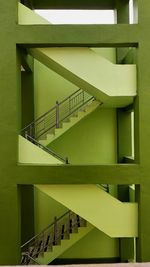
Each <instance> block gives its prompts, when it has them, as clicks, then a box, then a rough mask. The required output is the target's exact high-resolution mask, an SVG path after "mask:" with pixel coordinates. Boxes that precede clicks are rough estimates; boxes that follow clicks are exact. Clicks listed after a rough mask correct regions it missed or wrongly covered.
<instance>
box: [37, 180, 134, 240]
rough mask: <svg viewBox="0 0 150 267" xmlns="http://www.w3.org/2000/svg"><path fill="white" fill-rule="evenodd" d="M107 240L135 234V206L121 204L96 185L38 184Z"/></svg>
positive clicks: (43, 190) (132, 204) (42, 189)
mask: <svg viewBox="0 0 150 267" xmlns="http://www.w3.org/2000/svg"><path fill="white" fill-rule="evenodd" d="M36 187H37V188H38V189H39V190H41V191H42V192H44V193H45V194H47V195H49V196H50V197H52V198H53V199H55V200H56V201H58V202H59V203H61V204H62V205H64V206H66V207H67V208H69V209H71V210H72V211H73V212H75V213H77V214H79V215H80V216H81V217H83V218H84V219H85V220H87V221H88V222H89V223H91V224H92V225H94V226H95V227H96V228H98V229H99V230H101V231H102V232H104V233H105V234H107V235H108V236H110V237H136V236H137V235H138V207H137V203H123V202H121V201H119V200H118V199H116V198H114V197H113V196H111V195H110V194H109V193H107V192H105V191H104V190H103V189H101V188H99V187H98V186H96V185H38V186H36Z"/></svg>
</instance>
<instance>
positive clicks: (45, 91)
mask: <svg viewBox="0 0 150 267" xmlns="http://www.w3.org/2000/svg"><path fill="white" fill-rule="evenodd" d="M94 51H95V52H96V53H100V54H101V55H102V54H103V55H104V56H105V57H106V58H109V59H110V60H111V62H114V61H115V50H114V49H108V48H107V49H106V48H105V49H104V48H102V49H98V48H95V49H94ZM129 52H130V54H132V53H131V51H129ZM126 55H127V56H128V53H127V54H126ZM127 56H126V57H124V58H127ZM128 57H129V56H128ZM124 60H125V59H124ZM130 61H131V57H130ZM132 62H133V60H132ZM130 63H131V62H130ZM24 76H26V78H27V77H28V79H26V82H25V84H24V83H22V84H23V85H22V86H23V92H25V90H26V89H24V87H25V86H26V85H28V84H26V83H27V81H29V83H30V86H31V87H32V86H33V85H34V86H33V87H34V114H35V118H37V117H39V116H40V115H42V114H43V113H44V112H46V111H47V110H48V109H49V107H51V106H52V105H53V104H55V103H56V101H61V100H62V99H63V98H65V97H66V96H67V95H68V94H69V93H71V92H75V91H76V90H77V86H75V85H74V84H73V83H71V82H69V81H67V80H66V79H64V78H63V77H62V76H60V75H58V74H57V73H56V72H54V71H52V70H50V69H49V68H47V67H46V66H44V65H43V64H41V63H40V62H38V61H37V60H34V81H33V78H32V79H31V76H32V75H31V73H30V74H25V71H23V72H22V79H23V80H25V79H24ZM30 80H32V81H30ZM32 83H34V84H32ZM30 93H31V91H30ZM22 106H24V105H23V103H22ZM32 113H33V111H32ZM96 114H97V115H96ZM98 114H99V115H98ZM106 114H107V115H106ZM23 116H24V118H26V115H25V112H24V111H23ZM27 116H28V115H27ZM30 116H31V115H30ZM28 117H29V116H28ZM90 117H91V120H90ZM93 118H95V119H93ZM96 118H97V119H96ZM90 121H91V122H92V124H91V125H90ZM111 125H112V126H111ZM116 125H117V115H116V109H115V108H114V109H113V108H102V107H99V108H97V109H96V110H95V111H94V112H92V113H91V114H90V115H88V117H87V118H85V119H82V121H81V122H79V123H77V124H76V125H75V126H74V127H72V129H71V130H69V131H67V132H66V133H64V134H63V135H62V136H61V137H59V138H57V139H56V140H55V141H54V142H52V143H51V144H50V145H51V147H52V148H53V149H54V150H55V148H56V151H57V152H62V153H63V154H64V155H67V154H68V153H69V156H70V155H71V160H73V161H72V163H80V162H82V163H86V162H88V161H90V160H91V158H92V161H91V163H96V162H97V163H104V164H105V163H108V162H110V163H116V158H117V155H116V153H117V152H116V151H117V144H115V143H116V132H117V128H116V127H117V126H116ZM123 125H124V123H123ZM111 127H112V128H111ZM125 128H126V127H125ZM126 130H127V131H128V130H129V131H130V128H126ZM103 132H104V133H105V134H103ZM83 133H86V134H88V136H87V141H88V143H89V146H87V142H86V143H85V144H84V142H85V139H84V138H83ZM106 133H107V134H108V136H109V137H106ZM104 136H105V139H106V143H104V142H103V141H104ZM90 139H91V141H90ZM65 140H66V141H65ZM69 140H70V141H69ZM72 140H74V142H72ZM76 140H78V142H79V143H78V144H76ZM92 140H94V143H93V141H92ZM102 140H103V141H102ZM108 140H109V141H108ZM90 142H92V145H90ZM105 144H106V146H105ZM122 144H123V143H122ZM77 145H81V147H82V148H83V149H82V151H83V153H82V155H81V158H80V159H77V160H76V159H75V158H74V156H75V157H76V153H74V152H73V150H74V148H73V147H72V146H74V147H75V148H76V147H77ZM107 145H108V146H107ZM94 146H95V148H96V149H94ZM98 146H99V147H100V149H101V151H103V152H104V153H103V156H102V157H103V159H102V161H101V159H100V157H99V156H100V155H99V154H98V155H97V153H99V150H98ZM104 146H105V147H104ZM129 146H130V143H129ZM58 147H59V149H58ZM63 147H65V148H66V149H67V147H69V150H70V151H68V149H67V154H66V153H65V151H64V148H63ZM102 147H104V149H102ZM107 147H108V148H107ZM88 148H89V153H88ZM107 149H108V150H109V155H112V154H111V153H110V151H113V153H114V159H113V160H112V159H110V160H109V158H108V161H107V159H106V160H105V156H104V155H105V151H106V153H107ZM59 150H60V151H59ZM91 150H92V151H91ZM74 151H75V150H74ZM86 151H87V152H86ZM85 152H86V153H85ZM95 152H96V154H95ZM84 155H86V156H85V157H84ZM89 155H91V158H88V157H89ZM94 155H95V159H96V160H97V159H98V161H95V159H94ZM124 155H125V154H124ZM67 156H68V155H67ZM97 156H98V157H97ZM126 156H129V155H126ZM82 158H85V161H84V160H83V161H82Z"/></svg>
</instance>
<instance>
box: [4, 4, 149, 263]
mask: <svg viewBox="0 0 150 267" xmlns="http://www.w3.org/2000/svg"><path fill="white" fill-rule="evenodd" d="M118 2H119V0H118ZM121 2H122V0H120V3H121ZM118 8H119V9H120V15H119V16H120V17H121V13H122V12H121V10H123V9H122V7H121V5H120V7H119V6H118ZM0 10H1V16H0V36H1V41H0V51H1V53H0V90H1V94H0V95H1V97H0V107H1V112H0V128H1V131H0V148H1V156H0V211H1V220H0V226H1V227H0V251H1V253H0V264H1V265H5V264H6V265H15V264H18V263H19V262H20V244H21V241H20V240H21V238H20V233H21V230H20V196H19V192H18V187H17V185H18V184H28V183H29V184H33V183H35V184H36V183H37V184H38V183H93V182H94V183H110V184H117V183H118V184H119V183H121V184H132V183H135V184H140V186H139V187H138V190H137V200H138V201H139V238H138V251H137V260H138V261H143V262H148V261H150V253H149V244H150V227H149V225H150V216H148V214H150V205H149V203H150V179H149V174H150V164H149V159H150V142H149V137H150V124H149V114H150V74H149V67H148V66H149V62H150V54H149V51H150V31H149V29H150V16H149V14H150V1H149V0H138V11H139V12H138V13H139V24H137V25H128V24H118V25H110V26H109V25H98V26H91V25H89V26H84V25H83V26H80V25H78V26H70V25H68V26H60V25H57V26H54V25H51V26H49V25H32V26H27V25H25V26H24V25H22V26H21V25H17V24H16V22H17V1H16V0H12V1H8V0H7V1H0ZM118 11H119V10H118ZM124 23H127V22H124ZM16 45H17V46H18V45H23V46H24V47H26V46H28V47H30V46H34V47H35V46H39V45H40V46H58V45H66V46H70V45H72V46H89V45H93V46H97V47H98V46H111V47H113V46H114V47H115V46H118V47H127V46H129V47H130V46H137V47H138V48H137V59H138V60H137V61H138V75H137V77H138V78H137V79H138V97H137V99H136V101H135V136H136V144H135V149H136V159H137V160H136V162H137V164H133V165H132V166H131V165H128V164H127V165H126V164H124V165H107V166H105V165H102V166H101V165H96V166H60V167H58V166H57V167H55V166H51V167H49V166H38V167H35V166H18V165H17V153H18V136H17V135H18V130H19V128H20V104H19V99H20V72H19V70H20V65H19V58H18V53H16Z"/></svg>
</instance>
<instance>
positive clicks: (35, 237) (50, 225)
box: [21, 210, 71, 248]
mask: <svg viewBox="0 0 150 267" xmlns="http://www.w3.org/2000/svg"><path fill="white" fill-rule="evenodd" d="M70 212H71V211H70V210H68V211H67V212H65V213H64V214H63V215H61V216H60V217H59V218H56V220H55V221H53V222H52V223H51V224H49V225H48V226H47V227H46V228H44V229H43V230H42V231H41V232H40V233H39V234H37V235H35V236H33V237H32V238H31V239H29V240H28V241H27V242H26V243H24V244H23V245H22V246H21V248H24V247H25V246H26V245H28V244H29V243H30V242H32V241H33V240H34V239H37V238H38V237H39V236H41V235H42V234H43V233H44V232H45V231H47V230H48V229H49V228H50V227H52V226H53V225H54V223H56V222H59V221H60V220H61V219H62V218H63V217H65V216H66V215H67V214H69V213H70Z"/></svg>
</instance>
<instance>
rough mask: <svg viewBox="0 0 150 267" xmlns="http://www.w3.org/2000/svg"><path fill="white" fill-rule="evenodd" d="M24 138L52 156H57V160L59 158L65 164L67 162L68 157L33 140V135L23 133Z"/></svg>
mask: <svg viewBox="0 0 150 267" xmlns="http://www.w3.org/2000/svg"><path fill="white" fill-rule="evenodd" d="M25 138H26V139H27V140H29V141H30V142H31V143H33V144H34V145H36V146H38V147H39V148H41V149H43V150H44V151H45V152H47V153H48V154H50V155H52V156H53V157H55V158H57V159H58V160H60V161H61V162H63V163H65V164H69V162H68V158H67V157H66V158H63V157H61V156H60V155H58V154H57V153H56V152H54V151H53V150H52V149H51V148H48V147H46V146H43V145H42V144H40V143H39V142H38V141H37V140H35V139H34V138H33V137H31V136H29V135H28V134H26V135H25Z"/></svg>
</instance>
